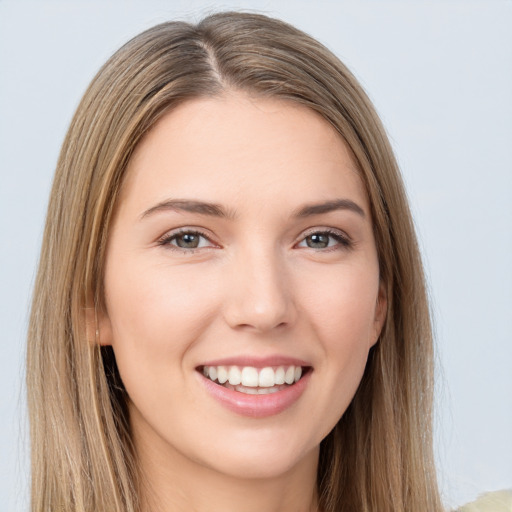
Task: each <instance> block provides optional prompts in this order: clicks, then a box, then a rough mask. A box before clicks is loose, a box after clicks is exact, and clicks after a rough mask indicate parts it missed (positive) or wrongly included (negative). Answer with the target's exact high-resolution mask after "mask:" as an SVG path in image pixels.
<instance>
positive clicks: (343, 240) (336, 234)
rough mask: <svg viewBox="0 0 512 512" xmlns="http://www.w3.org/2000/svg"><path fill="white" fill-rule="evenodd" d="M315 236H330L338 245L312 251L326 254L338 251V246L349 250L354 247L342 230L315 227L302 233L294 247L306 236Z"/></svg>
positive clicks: (350, 239)
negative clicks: (330, 251)
mask: <svg viewBox="0 0 512 512" xmlns="http://www.w3.org/2000/svg"><path fill="white" fill-rule="evenodd" d="M315 234H324V235H328V236H331V237H333V238H334V239H336V240H337V241H338V245H335V246H330V247H329V246H328V247H326V248H324V249H313V250H317V251H321V252H326V251H329V250H336V249H339V248H340V246H341V247H342V248H345V249H351V248H352V247H353V245H354V242H353V240H352V238H351V237H350V236H349V235H348V234H347V233H346V232H345V231H343V230H342V229H337V228H332V227H323V226H317V227H314V228H310V229H307V230H306V231H303V232H302V233H301V235H300V237H299V239H298V240H297V242H296V243H295V247H297V246H298V245H299V244H301V243H302V242H304V241H305V240H306V238H307V237H308V236H311V235H315ZM308 248H309V247H308ZM309 249H312V248H309Z"/></svg>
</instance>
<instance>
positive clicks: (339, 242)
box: [158, 228, 353, 254]
mask: <svg viewBox="0 0 512 512" xmlns="http://www.w3.org/2000/svg"><path fill="white" fill-rule="evenodd" d="M183 235H192V236H197V237H200V238H203V239H205V240H207V241H208V243H209V244H211V245H210V246H207V247H190V248H186V247H179V246H177V245H175V244H173V243H172V242H173V241H175V240H176V239H177V238H178V237H180V236H183ZM314 235H327V236H328V237H329V238H331V239H334V240H335V241H336V244H335V245H332V246H331V245H327V247H324V248H314V247H307V246H302V247H303V248H305V249H307V248H309V249H313V250H316V251H319V252H331V251H336V250H341V249H351V248H352V247H353V242H352V241H351V240H350V238H349V237H348V236H347V235H346V234H344V233H342V232H340V231H338V230H333V229H315V230H312V231H310V232H308V233H306V234H304V235H303V237H302V238H301V239H300V241H299V242H297V243H296V244H295V246H300V245H299V244H302V243H305V242H306V240H307V239H308V238H309V237H311V236H314ZM329 243H330V242H328V244H329ZM158 245H160V246H165V247H170V248H171V250H173V251H179V252H182V253H185V254H194V253H195V252H196V251H198V250H201V249H209V248H211V246H212V245H215V244H214V242H212V241H211V239H210V238H209V237H208V236H207V235H206V234H205V233H203V232H202V231H199V230H196V229H187V228H183V229H180V230H178V231H174V232H172V233H166V234H165V235H164V236H163V237H161V238H160V239H159V240H158Z"/></svg>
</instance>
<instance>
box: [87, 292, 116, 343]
mask: <svg viewBox="0 0 512 512" xmlns="http://www.w3.org/2000/svg"><path fill="white" fill-rule="evenodd" d="M85 332H86V337H87V341H88V342H89V343H90V344H91V345H102V346H107V345H112V324H111V322H110V318H109V316H108V313H107V311H106V310H105V308H102V307H98V306H96V304H94V301H93V300H91V301H89V302H88V306H87V307H86V308H85Z"/></svg>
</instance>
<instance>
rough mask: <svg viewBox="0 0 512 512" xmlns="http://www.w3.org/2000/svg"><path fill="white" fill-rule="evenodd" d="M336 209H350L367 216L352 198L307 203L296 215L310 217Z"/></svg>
mask: <svg viewBox="0 0 512 512" xmlns="http://www.w3.org/2000/svg"><path fill="white" fill-rule="evenodd" d="M336 210H349V211H352V212H354V213H357V214H358V215H361V217H363V218H364V217H366V215H365V213H364V210H363V209H362V208H361V207H360V206H359V205H358V204H357V203H354V201H351V200H350V199H333V200H331V201H325V202H324V203H317V204H310V205H306V206H304V207H302V208H300V209H299V210H298V212H297V213H296V214H295V216H296V217H310V216H312V215H321V214H322V213H330V212H334V211H336Z"/></svg>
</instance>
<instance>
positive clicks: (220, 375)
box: [217, 366, 229, 384]
mask: <svg viewBox="0 0 512 512" xmlns="http://www.w3.org/2000/svg"><path fill="white" fill-rule="evenodd" d="M228 379H229V375H228V371H227V370H226V368H225V367H224V366H219V367H217V380H218V381H219V383H220V384H224V382H227V380H228Z"/></svg>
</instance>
